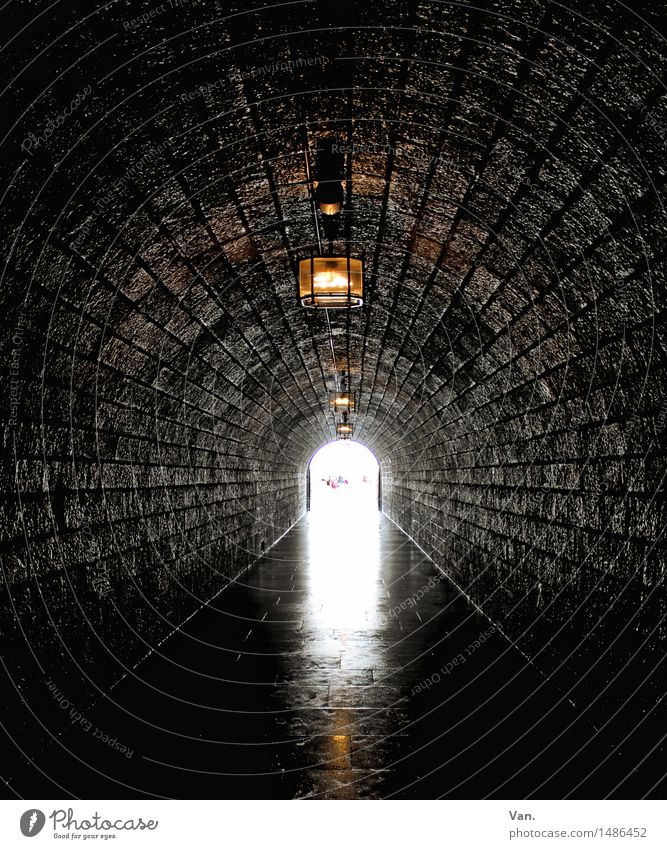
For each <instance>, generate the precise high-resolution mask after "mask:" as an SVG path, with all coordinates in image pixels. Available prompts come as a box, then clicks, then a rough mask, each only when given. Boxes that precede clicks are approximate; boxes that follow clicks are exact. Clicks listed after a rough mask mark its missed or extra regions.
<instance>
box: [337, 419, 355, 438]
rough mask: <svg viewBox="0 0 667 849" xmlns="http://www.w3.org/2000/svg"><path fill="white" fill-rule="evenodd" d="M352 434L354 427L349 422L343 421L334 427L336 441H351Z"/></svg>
mask: <svg viewBox="0 0 667 849" xmlns="http://www.w3.org/2000/svg"><path fill="white" fill-rule="evenodd" d="M353 433H354V427H353V426H352V425H351V424H350V422H345V421H343V422H340V423H339V424H337V425H336V436H337V437H338V439H352V434H353Z"/></svg>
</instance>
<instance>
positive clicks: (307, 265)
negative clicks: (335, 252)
mask: <svg viewBox="0 0 667 849" xmlns="http://www.w3.org/2000/svg"><path fill="white" fill-rule="evenodd" d="M363 272H364V263H363V260H362V259H353V258H352V257H349V256H311V257H309V258H308V259H302V260H301V262H300V263H299V297H300V299H301V306H303V307H315V308H317V307H324V309H342V308H345V307H360V306H361V305H362V304H363V302H364V273H363Z"/></svg>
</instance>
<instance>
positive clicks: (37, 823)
mask: <svg viewBox="0 0 667 849" xmlns="http://www.w3.org/2000/svg"><path fill="white" fill-rule="evenodd" d="M45 822H46V817H45V816H44V814H43V813H42V812H41V811H38V810H37V809H36V808H31V809H30V810H29V811H26V812H25V813H24V814H23V816H22V817H21V823H20V825H21V834H22V835H23V836H24V837H34V836H35V835H36V834H39V832H40V831H41V830H42V829H43V828H44V823H45Z"/></svg>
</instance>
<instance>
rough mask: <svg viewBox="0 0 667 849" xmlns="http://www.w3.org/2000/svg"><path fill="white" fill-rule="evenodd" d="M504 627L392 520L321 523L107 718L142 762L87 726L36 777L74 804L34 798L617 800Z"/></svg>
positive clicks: (169, 649)
mask: <svg viewBox="0 0 667 849" xmlns="http://www.w3.org/2000/svg"><path fill="white" fill-rule="evenodd" d="M332 528H333V530H332ZM490 628H491V624H490V623H489V622H488V621H487V620H485V619H484V618H483V617H482V616H481V615H480V614H479V613H477V612H476V611H475V610H473V609H472V608H471V607H470V606H469V605H468V603H467V602H466V599H465V598H464V597H463V596H462V595H461V594H460V593H459V592H458V591H457V590H456V589H455V588H454V587H453V586H452V585H451V584H450V583H449V582H448V581H447V580H446V579H444V578H443V577H442V576H441V575H440V574H439V573H438V572H436V571H435V569H434V567H433V566H432V564H431V563H430V561H428V559H427V558H426V557H425V556H424V555H423V554H422V553H421V551H420V550H419V549H418V548H417V547H416V546H415V545H413V544H412V543H411V542H410V540H409V539H408V537H406V536H405V534H403V533H402V532H401V531H400V530H399V529H398V528H397V527H396V526H395V525H393V524H392V523H391V522H390V521H389V520H388V519H387V518H386V517H384V516H383V515H382V514H380V513H377V512H375V511H373V512H372V513H371V512H365V513H364V512H357V513H356V514H355V516H354V518H353V519H352V520H351V526H350V520H343V517H341V516H337V515H336V514H335V513H334V514H333V515H329V514H325V515H324V516H320V517H319V518H318V517H316V516H314V514H309V515H308V516H307V517H306V518H304V519H302V520H301V521H300V522H299V523H298V524H297V526H295V527H294V528H293V529H292V530H291V531H290V532H289V533H288V534H287V535H286V536H285V537H284V538H283V539H282V540H281V541H280V542H279V543H278V544H277V545H276V546H275V547H274V548H273V549H271V551H270V552H269V553H268V554H267V555H266V556H265V557H264V558H263V559H262V560H261V561H259V562H258V563H257V564H256V565H255V566H253V567H252V568H251V569H250V570H249V571H248V572H247V573H246V574H245V575H243V576H242V577H241V579H240V580H239V581H238V582H237V583H236V584H235V585H232V586H231V587H230V588H228V589H227V590H225V591H224V592H222V593H221V594H220V595H219V596H218V597H217V598H216V599H215V600H214V601H213V602H212V603H211V604H209V605H208V606H206V607H205V608H203V609H202V610H201V611H200V612H199V613H198V614H196V615H195V616H193V617H192V618H191V619H190V620H189V621H188V622H187V623H186V624H185V626H184V627H183V628H182V630H181V631H179V632H178V633H176V634H174V635H173V636H172V637H171V638H169V639H168V640H167V641H166V642H165V643H163V644H162V645H161V646H160V647H159V650H158V651H156V652H154V653H153V654H152V655H151V656H150V657H149V658H148V659H147V660H146V661H145V662H144V663H143V664H142V665H141V666H140V667H139V668H138V669H137V670H136V672H135V677H128V678H126V679H125V680H124V681H123V682H121V683H120V684H119V685H118V686H117V687H115V688H114V690H113V692H112V698H113V703H98V704H97V705H96V706H95V707H94V708H92V709H91V711H90V718H91V720H92V721H93V722H94V723H96V725H97V727H99V728H101V729H105V730H106V729H108V732H109V734H110V736H111V737H112V739H118V741H120V742H121V743H122V744H126V745H131V746H132V748H133V751H134V754H133V756H132V757H131V758H126V757H123V756H122V755H120V754H119V753H118V752H117V751H115V750H113V748H110V747H109V746H104V745H100V744H99V743H98V742H97V741H91V740H90V737H89V735H86V734H85V733H83V732H82V731H81V730H80V729H78V728H74V729H72V730H71V731H69V732H68V734H67V735H66V736H64V737H62V738H61V742H62V743H63V746H64V747H66V748H67V749H68V750H70V752H69V753H68V752H66V751H64V749H63V748H60V747H57V746H51V747H50V748H49V749H47V750H46V751H45V752H43V753H42V754H41V755H40V757H39V759H38V762H37V763H38V766H39V767H40V768H41V769H43V770H44V772H45V773H46V774H47V775H50V776H54V775H57V776H59V777H60V779H61V780H60V785H61V786H60V788H56V787H55V786H50V782H48V781H46V780H41V779H40V780H38V779H37V778H36V777H35V776H36V774H35V773H33V774H32V778H31V782H32V783H31V785H30V786H31V788H32V793H30V794H29V795H32V796H33V797H36V796H38V795H40V796H44V797H57V798H62V796H63V793H66V794H71V795H74V796H78V797H82V798H125V797H133V796H136V795H138V794H139V795H147V796H150V795H154V796H164V797H177V798H182V797H188V796H190V797H195V798H198V797H202V798H216V797H221V798H227V797H242V798H246V797H250V798H274V797H278V798H293V797H307V798H313V797H316V798H378V797H387V796H392V795H396V796H399V797H419V798H433V797H439V796H450V797H460V798H482V797H485V796H487V795H491V796H495V797H499V798H516V797H525V796H529V795H531V794H534V795H536V796H538V797H543V798H554V797H555V798H560V797H563V796H566V795H567V794H568V793H573V795H575V796H586V795H591V796H594V797H597V796H603V795H605V794H606V793H607V792H610V791H611V790H613V788H614V786H615V784H616V783H617V781H619V780H620V779H621V778H622V777H623V776H624V775H625V774H626V771H627V767H626V766H625V765H624V763H623V762H622V760H621V759H620V758H619V757H618V755H616V754H612V748H613V745H612V744H611V743H610V742H609V740H604V739H600V738H599V737H594V735H593V730H592V728H590V727H589V726H588V725H587V724H586V723H585V722H577V721H575V720H576V713H575V711H574V710H573V708H572V706H571V705H570V704H569V703H568V701H567V700H566V699H563V698H562V697H561V695H560V694H559V693H558V692H557V691H555V690H554V689H553V688H552V687H551V685H550V684H549V683H548V682H545V680H544V679H543V678H542V677H541V676H540V675H539V673H538V672H537V671H536V670H535V669H534V668H533V667H532V666H531V665H530V664H527V663H526V661H525V659H524V658H523V656H522V655H521V654H520V653H519V652H518V651H517V650H516V649H514V648H513V647H512V646H511V645H510V644H509V643H508V642H507V641H506V640H505V638H504V637H503V636H502V635H501V634H499V633H497V632H496V633H493V632H491V633H489V632H490ZM480 636H483V640H480ZM476 641H477V645H476ZM455 661H456V663H455ZM572 723H573V725H572V727H571V728H569V729H568V726H570V725H571V724H572ZM607 756H609V757H608V759H607V760H605V761H604V765H603V766H602V767H601V768H600V769H597V770H595V769H594V765H595V764H598V763H600V762H601V761H603V760H604V759H605V758H607ZM77 758H78V759H79V760H77ZM570 758H572V759H571V760H569V759H570ZM87 764H90V765H91V766H88V765H87ZM592 770H593V772H592V774H590V775H589V773H591V771H592ZM17 786H19V788H20V785H17ZM624 787H625V788H626V789H627V788H628V787H630V785H628V784H626V785H624ZM633 792H639V791H637V790H636V788H632V787H630V789H629V790H628V791H627V793H626V795H632V794H633ZM25 795H28V794H25Z"/></svg>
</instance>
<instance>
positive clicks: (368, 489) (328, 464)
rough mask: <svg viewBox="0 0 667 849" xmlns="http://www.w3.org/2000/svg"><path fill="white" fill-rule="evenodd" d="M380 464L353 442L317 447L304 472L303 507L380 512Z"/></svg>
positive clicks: (363, 446) (337, 442)
mask: <svg viewBox="0 0 667 849" xmlns="http://www.w3.org/2000/svg"><path fill="white" fill-rule="evenodd" d="M380 487H381V476H380V462H379V460H378V459H377V457H376V456H375V454H373V452H372V451H371V450H370V449H368V448H366V446H365V445H362V444H361V443H360V442H356V441H355V440H353V439H339V440H335V441H333V442H329V443H327V444H326V445H323V446H322V447H321V448H319V449H318V450H317V451H316V452H315V453H314V454H313V456H312V457H311V459H310V462H309V464H308V470H307V472H306V506H307V509H308V510H310V511H312V512H314V513H317V512H322V511H327V512H331V511H336V512H341V511H343V512H346V511H358V510H364V511H366V510H375V511H377V510H380V509H382V495H381V488H380Z"/></svg>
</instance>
